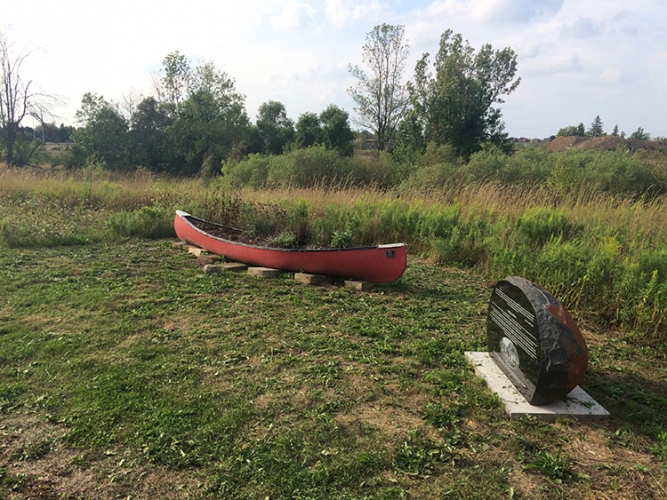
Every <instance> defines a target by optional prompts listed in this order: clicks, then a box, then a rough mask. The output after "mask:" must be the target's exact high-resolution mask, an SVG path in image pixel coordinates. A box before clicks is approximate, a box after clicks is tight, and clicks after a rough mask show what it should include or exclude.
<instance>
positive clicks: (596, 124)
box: [588, 115, 604, 137]
mask: <svg viewBox="0 0 667 500" xmlns="http://www.w3.org/2000/svg"><path fill="white" fill-rule="evenodd" d="M588 135H589V136H590V137H601V136H603V135H604V128H603V124H602V120H601V119H600V115H597V116H596V117H595V120H593V123H591V128H589V129H588Z"/></svg>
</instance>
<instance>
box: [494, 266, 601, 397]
mask: <svg viewBox="0 0 667 500" xmlns="http://www.w3.org/2000/svg"><path fill="white" fill-rule="evenodd" d="M487 337H488V344H489V353H490V356H491V358H492V359H493V360H494V361H495V363H496V364H497V365H498V367H499V368H500V369H501V370H502V371H503V373H505V375H506V376H507V377H508V378H509V379H510V381H511V382H512V384H513V385H514V386H515V387H516V389H517V390H518V391H519V392H520V393H521V394H522V395H523V397H524V398H525V399H526V401H528V403H529V404H531V405H545V404H548V403H553V402H556V401H559V400H562V399H563V398H564V397H565V396H566V395H567V394H568V393H569V392H570V391H571V390H572V389H574V388H575V387H576V386H577V385H579V383H580V382H581V381H582V379H583V378H584V373H585V372H586V368H587V366H588V348H587V347H586V342H585V341H584V338H583V336H582V335H581V332H580V331H579V327H578V326H577V324H576V323H575V322H574V320H573V319H572V316H570V313H568V312H567V310H566V309H565V307H563V305H562V304H561V303H560V302H558V301H557V300H556V299H555V298H554V297H553V296H551V295H550V294H549V293H548V292H546V291H545V290H543V289H542V288H540V287H539V286H537V285H535V284H534V283H531V282H530V281H528V280H526V279H524V278H519V277H516V276H510V277H508V278H505V279H504V280H501V281H499V282H498V283H497V284H496V285H495V287H494V288H493V292H492V294H491V300H490V302H489V311H488V318H487Z"/></svg>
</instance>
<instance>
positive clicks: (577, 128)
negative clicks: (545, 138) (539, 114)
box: [556, 123, 584, 137]
mask: <svg viewBox="0 0 667 500" xmlns="http://www.w3.org/2000/svg"><path fill="white" fill-rule="evenodd" d="M556 135H557V136H558V137H583V136H584V124H583V123H580V124H579V125H569V126H567V127H563V128H562V129H560V130H559V131H558V133H557V134H556Z"/></svg>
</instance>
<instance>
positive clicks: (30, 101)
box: [0, 33, 55, 166]
mask: <svg viewBox="0 0 667 500" xmlns="http://www.w3.org/2000/svg"><path fill="white" fill-rule="evenodd" d="M10 49H11V46H10V43H9V41H8V40H7V37H6V36H5V35H4V34H3V33H0V66H1V69H0V135H1V137H0V142H1V145H2V147H3V148H4V150H5V159H6V161H7V165H8V166H16V165H17V163H18V162H17V159H18V158H17V156H16V144H17V140H18V139H19V134H20V131H21V124H22V122H23V120H24V119H25V118H26V117H32V118H33V119H35V120H36V121H38V122H39V123H41V124H42V125H43V117H44V115H49V112H48V110H47V108H46V105H45V102H46V101H49V100H52V99H55V98H54V97H52V96H48V95H45V94H41V93H39V92H36V91H34V90H33V87H34V85H33V81H32V80H28V81H25V80H24V79H23V78H22V76H21V66H22V65H23V62H24V61H25V60H26V59H27V58H28V57H29V56H30V55H31V52H22V53H19V54H18V55H16V56H13V55H12V54H11V50H10ZM37 147H38V145H36V146H33V148H31V151H29V152H28V153H27V154H26V155H25V156H24V158H22V159H21V161H23V160H25V161H27V160H28V159H29V158H30V156H32V154H33V153H34V152H35V150H36V149H37Z"/></svg>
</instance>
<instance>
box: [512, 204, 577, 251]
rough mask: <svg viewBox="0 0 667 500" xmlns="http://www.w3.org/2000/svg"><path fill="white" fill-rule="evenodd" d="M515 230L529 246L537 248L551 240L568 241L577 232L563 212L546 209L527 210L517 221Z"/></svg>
mask: <svg viewBox="0 0 667 500" xmlns="http://www.w3.org/2000/svg"><path fill="white" fill-rule="evenodd" d="M517 230H518V231H519V233H520V234H522V235H523V236H525V238H526V239H527V241H528V243H529V244H532V245H537V246H542V245H544V244H545V243H546V242H548V241H549V240H551V239H553V238H562V239H565V240H567V239H570V238H572V237H573V236H574V235H575V234H576V233H577V232H578V228H577V226H576V225H574V224H571V223H570V222H569V221H568V220H567V216H566V215H565V212H564V211H562V210H554V209H551V208H546V207H534V208H528V209H527V210H526V211H525V212H524V213H523V215H521V217H519V219H518V220H517Z"/></svg>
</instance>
